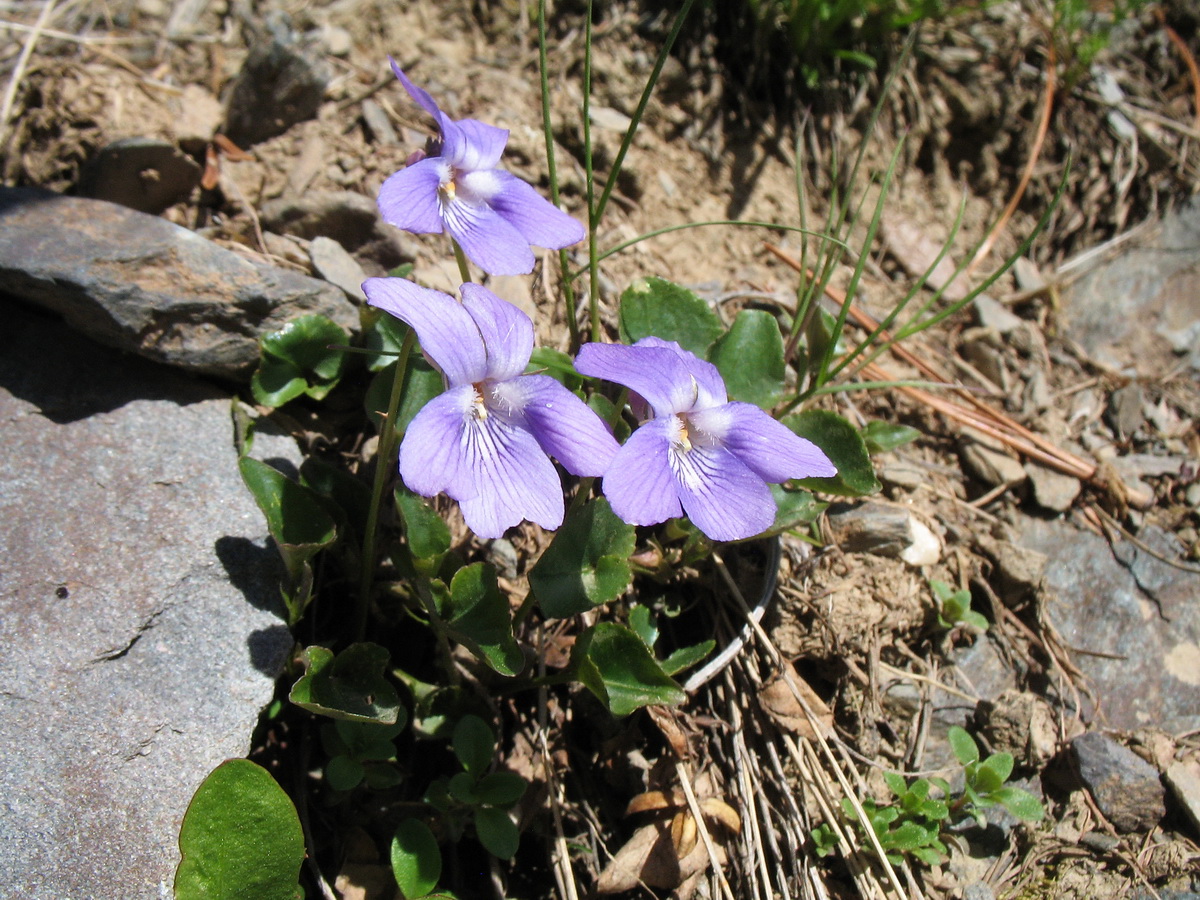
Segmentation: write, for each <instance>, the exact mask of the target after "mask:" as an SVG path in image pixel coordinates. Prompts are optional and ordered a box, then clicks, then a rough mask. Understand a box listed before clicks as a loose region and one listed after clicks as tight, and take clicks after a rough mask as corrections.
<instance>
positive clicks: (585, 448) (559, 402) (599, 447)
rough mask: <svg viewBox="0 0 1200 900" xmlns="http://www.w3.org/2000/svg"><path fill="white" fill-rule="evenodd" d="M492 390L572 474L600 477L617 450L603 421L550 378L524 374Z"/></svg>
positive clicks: (547, 450)
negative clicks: (521, 416)
mask: <svg viewBox="0 0 1200 900" xmlns="http://www.w3.org/2000/svg"><path fill="white" fill-rule="evenodd" d="M492 391H493V396H494V397H495V398H496V401H497V404H498V405H501V406H507V407H508V408H510V409H512V410H514V412H520V413H522V414H523V415H524V418H525V422H526V424H527V425H528V427H529V431H530V433H532V434H533V437H534V439H535V440H536V441H537V442H538V444H539V445H541V448H542V449H543V450H544V451H546V452H547V453H549V454H550V455H551V456H553V457H554V458H555V459H557V460H558V461H559V462H560V463H562V464H563V467H564V468H565V469H566V470H567V471H568V472H570V473H571V474H572V475H580V476H582V477H585V478H586V477H592V478H595V477H598V476H600V475H603V474H604V472H605V470H606V469H607V468H608V464H609V463H610V462H611V461H612V458H613V457H614V456H615V455H616V453H617V450H618V449H619V446H620V445H619V444H617V442H616V439H615V438H613V436H612V433H611V432H610V431H609V430H608V426H607V425H606V424H605V423H604V421H603V420H602V419H601V418H600V417H599V416H598V415H596V413H595V412H593V411H592V410H591V409H590V408H589V407H588V405H587V404H586V403H584V402H583V401H582V400H580V399H579V398H578V397H576V396H575V395H574V394H572V393H571V392H570V391H569V390H567V389H566V388H565V387H563V386H562V385H561V384H559V383H558V382H557V381H555V380H554V379H553V378H551V377H550V376H549V375H523V376H521V377H520V378H514V379H513V380H512V381H506V382H504V383H502V384H497V385H494V386H493V388H492Z"/></svg>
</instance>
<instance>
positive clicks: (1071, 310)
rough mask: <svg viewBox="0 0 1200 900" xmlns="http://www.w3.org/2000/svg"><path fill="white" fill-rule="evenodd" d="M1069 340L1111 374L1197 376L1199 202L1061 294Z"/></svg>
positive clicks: (1199, 352) (1199, 349) (1199, 336)
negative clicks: (1178, 370) (1177, 371)
mask: <svg viewBox="0 0 1200 900" xmlns="http://www.w3.org/2000/svg"><path fill="white" fill-rule="evenodd" d="M1062 305H1063V310H1064V312H1065V313H1066V333H1067V335H1068V337H1070V338H1072V339H1073V340H1075V341H1078V342H1079V343H1080V344H1081V345H1082V346H1083V348H1084V349H1085V350H1087V352H1088V353H1089V354H1091V355H1092V356H1093V357H1095V358H1096V359H1098V360H1100V361H1101V362H1102V363H1104V364H1105V365H1108V366H1112V367H1115V368H1121V367H1130V368H1133V369H1136V370H1137V371H1138V372H1139V373H1140V374H1142V375H1146V376H1153V375H1161V374H1164V373H1165V372H1167V371H1169V370H1170V369H1172V368H1173V367H1174V366H1175V365H1177V363H1178V362H1179V360H1178V356H1179V355H1183V356H1185V357H1186V360H1187V363H1188V364H1189V365H1190V366H1191V367H1192V368H1193V369H1200V201H1198V200H1195V199H1193V200H1192V201H1191V202H1190V203H1188V204H1187V205H1186V206H1184V207H1183V208H1182V209H1181V210H1180V211H1179V212H1177V213H1175V214H1173V215H1171V216H1168V217H1167V218H1166V219H1164V220H1163V222H1162V223H1161V225H1160V226H1158V227H1154V228H1151V229H1150V230H1149V232H1148V236H1147V237H1146V238H1143V239H1142V240H1141V241H1140V242H1139V243H1138V244H1136V245H1134V246H1131V247H1129V248H1128V249H1126V250H1125V251H1124V252H1123V253H1121V254H1120V255H1119V256H1118V257H1117V258H1116V259H1113V260H1111V261H1106V262H1099V263H1097V264H1096V265H1094V266H1093V268H1091V269H1090V270H1088V271H1087V272H1086V274H1084V275H1083V277H1081V278H1079V279H1078V280H1076V281H1075V282H1074V283H1073V284H1071V285H1070V286H1069V287H1068V288H1067V289H1066V290H1065V291H1064V293H1063V298H1062Z"/></svg>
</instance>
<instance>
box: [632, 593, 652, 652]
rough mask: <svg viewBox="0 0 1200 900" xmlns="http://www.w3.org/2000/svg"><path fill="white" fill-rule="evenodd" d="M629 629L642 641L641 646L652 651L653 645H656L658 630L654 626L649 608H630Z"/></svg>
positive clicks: (637, 606) (638, 606) (640, 606)
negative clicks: (643, 645)
mask: <svg viewBox="0 0 1200 900" xmlns="http://www.w3.org/2000/svg"><path fill="white" fill-rule="evenodd" d="M629 627H630V628H632V629H633V633H634V634H636V635H637V636H638V637H640V638H641V639H642V643H643V644H645V645H646V646H647V647H649V648H650V649H651V650H653V649H654V645H655V644H657V643H658V628H657V627H656V626H655V624H654V615H653V613H651V612H650V607H648V606H642V605H640V604H639V605H636V606H632V607H630V609H629Z"/></svg>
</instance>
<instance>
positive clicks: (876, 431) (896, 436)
mask: <svg viewBox="0 0 1200 900" xmlns="http://www.w3.org/2000/svg"><path fill="white" fill-rule="evenodd" d="M861 434H862V438H863V441H864V442H866V445H867V450H868V451H869V452H870V453H884V452H886V451H888V450H895V449H896V448H897V447H901V446H903V445H905V444H907V443H909V442H910V441H915V440H916V439H917V438H919V437H920V436H921V432H919V431H917V429H915V428H912V427H910V426H908V425H898V424H896V423H895V422H883V421H881V420H879V419H872V420H871V421H870V422H868V423H867V424H866V426H865V427H864V428H863V430H862V432H861Z"/></svg>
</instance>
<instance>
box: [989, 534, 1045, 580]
mask: <svg viewBox="0 0 1200 900" xmlns="http://www.w3.org/2000/svg"><path fill="white" fill-rule="evenodd" d="M976 543H977V544H978V545H979V549H980V550H982V551H983V552H984V553H985V554H986V555H987V557H988V558H989V559H990V560H991V561H992V563H993V564H995V566H996V573H997V574H998V575H999V576H1000V586H1001V588H1002V589H1003V590H1004V591H1005V593H1016V594H1026V593H1028V592H1029V591H1032V590H1035V589H1036V588H1037V587H1039V586H1040V585H1041V583H1042V577H1043V576H1044V575H1045V573H1046V564H1047V563H1048V562H1049V560H1048V559H1047V557H1046V554H1045V553H1039V552H1038V551H1037V550H1032V549H1030V548H1028V547H1022V546H1021V545H1020V544H1014V543H1012V542H1011V541H1001V540H996V539H994V538H990V537H988V536H986V535H981V536H979V537H978V538H977V540H976Z"/></svg>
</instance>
